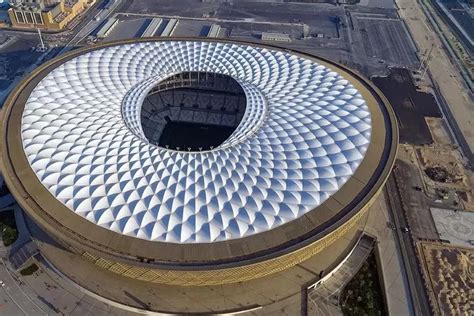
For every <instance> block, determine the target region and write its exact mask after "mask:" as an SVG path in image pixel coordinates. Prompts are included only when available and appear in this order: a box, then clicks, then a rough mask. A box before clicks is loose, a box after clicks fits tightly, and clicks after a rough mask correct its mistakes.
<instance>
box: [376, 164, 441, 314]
mask: <svg viewBox="0 0 474 316" xmlns="http://www.w3.org/2000/svg"><path fill="white" fill-rule="evenodd" d="M394 172H396V170H394ZM394 172H392V175H390V177H389V178H388V180H387V183H386V185H385V188H384V194H385V195H386V198H387V201H388V202H389V203H388V210H389V214H390V216H391V217H392V221H393V223H394V224H395V235H396V241H397V246H398V248H399V251H400V254H401V257H402V261H403V267H404V271H403V272H404V273H405V277H406V279H407V281H408V285H409V289H410V296H411V302H410V303H411V306H412V308H413V311H414V315H420V316H425V315H431V314H432V312H431V307H430V305H429V301H428V297H427V295H426V289H425V286H424V281H423V278H422V276H421V271H420V269H419V265H418V262H417V256H416V252H415V249H414V243H413V242H412V239H411V236H410V232H405V231H404V228H406V227H407V223H406V220H405V215H404V211H403V207H402V204H401V200H400V196H399V194H398V190H397V184H396V181H395V175H394Z"/></svg>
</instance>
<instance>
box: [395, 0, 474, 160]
mask: <svg viewBox="0 0 474 316" xmlns="http://www.w3.org/2000/svg"><path fill="white" fill-rule="evenodd" d="M396 2H397V5H398V7H399V8H400V15H401V16H402V17H403V18H404V20H405V22H406V23H407V25H408V28H409V29H410V32H411V33H412V36H413V38H414V40H415V42H416V43H417V45H418V48H419V50H420V53H423V52H425V51H428V50H429V49H430V48H431V46H432V44H434V49H433V55H432V60H431V62H430V65H429V67H430V70H431V73H432V75H433V77H434V80H436V82H437V83H438V85H439V87H440V90H441V92H442V94H443V96H444V97H445V98H446V101H447V102H448V104H449V107H450V109H451V111H452V113H453V115H454V117H455V118H456V121H457V123H458V125H459V128H460V129H461V130H462V133H463V135H464V137H465V138H466V141H467V143H468V144H469V147H470V149H471V151H474V128H472V127H473V126H474V106H473V104H472V101H471V100H470V99H469V96H468V91H467V90H466V88H465V86H464V85H463V82H462V80H463V79H462V78H461V76H460V74H459V72H458V71H457V70H456V68H455V66H454V65H453V64H452V63H451V61H450V60H449V58H448V56H447V55H446V53H445V52H444V50H443V48H442V43H441V42H440V40H439V38H438V37H437V35H436V33H435V32H434V31H433V30H432V29H431V28H429V27H428V25H427V23H428V22H427V21H426V19H425V16H424V14H423V11H422V10H421V8H420V7H419V5H418V3H417V2H416V1H413V0H396Z"/></svg>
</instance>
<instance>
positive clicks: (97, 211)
mask: <svg viewBox="0 0 474 316" xmlns="http://www.w3.org/2000/svg"><path fill="white" fill-rule="evenodd" d="M182 71H202V72H204V71H208V72H215V73H222V74H226V75H229V76H232V77H233V78H234V79H235V80H237V81H238V82H239V83H240V84H241V85H242V87H243V89H244V91H245V93H246V97H247V108H246V113H245V115H244V117H243V119H242V121H241V123H240V125H239V126H238V127H237V129H236V131H235V132H234V133H233V134H232V135H231V137H230V138H229V139H228V140H227V141H225V142H224V143H223V144H222V145H220V146H219V147H218V148H215V149H214V150H211V151H205V152H198V153H196V152H191V153H187V152H179V151H172V150H167V149H164V148H159V147H157V146H154V145H152V144H149V143H148V141H147V139H146V138H145V136H144V133H143V130H142V128H141V123H140V107H141V103H142V101H143V99H144V97H145V96H146V95H147V92H148V91H149V90H150V89H151V88H152V87H153V86H154V85H155V84H156V83H157V82H158V81H160V80H163V79H164V78H166V77H168V76H170V75H172V74H175V73H178V72H182ZM370 135H371V118H370V112H369V109H368V106H367V104H366V102H365V100H364V99H363V98H362V96H361V95H360V93H359V92H358V91H357V89H355V88H354V86H353V85H352V84H351V83H350V82H349V81H348V80H347V79H345V78H343V77H342V76H341V75H339V74H338V73H337V72H336V71H334V70H331V69H329V68H327V67H326V66H324V65H321V64H318V63H317V62H316V61H315V60H310V59H306V58H304V57H301V56H297V55H294V54H291V53H288V52H284V51H278V50H272V49H269V48H265V47H257V46H247V45H244V44H232V43H219V42H205V41H202V42H201V41H157V42H153V41H151V42H139V43H138V42H137V43H132V44H123V45H117V46H111V47H106V48H102V49H98V50H95V51H92V52H89V53H85V54H83V55H81V56H78V57H76V58H74V59H72V60H69V61H67V62H65V63H64V64H62V65H60V66H58V67H57V68H56V69H54V70H53V71H51V72H50V73H49V74H48V75H47V76H46V77H45V78H44V79H43V80H41V82H40V83H39V84H38V85H37V86H36V87H35V89H34V90H33V91H32V93H31V95H30V97H29V99H28V101H27V104H26V105H25V109H24V112H23V118H22V139H23V147H24V151H25V153H26V155H27V157H28V161H29V163H30V165H31V168H32V169H33V171H34V172H35V174H36V175H37V177H38V179H39V180H40V181H41V183H42V184H43V185H44V186H45V187H46V188H47V189H48V190H49V191H50V192H51V194H52V195H53V196H55V197H56V198H57V199H58V200H59V201H61V202H62V203H63V204H64V205H65V206H67V207H68V208H69V209H70V210H71V211H73V212H75V213H76V214H78V215H80V216H82V217H84V218H86V219H88V220H89V221H91V222H93V223H95V224H97V225H100V226H102V227H105V228H107V229H110V230H112V231H115V232H117V233H121V234H125V235H129V236H133V237H137V238H142V239H147V240H153V241H163V242H172V243H209V242H214V241H223V240H229V239H235V238H241V237H244V236H250V235H253V234H257V233H259V232H263V231H267V230H270V229H272V228H275V227H278V226H280V225H282V224H284V223H287V222H290V221H292V220H294V219H296V218H298V217H300V216H302V215H303V214H305V213H306V212H308V211H310V210H313V209H314V208H315V207H317V206H318V205H320V204H321V203H323V202H324V201H325V200H326V199H327V198H328V197H330V196H331V195H332V194H334V193H335V192H336V191H338V189H339V188H340V187H341V186H342V185H343V184H344V183H345V182H346V181H347V180H348V179H349V178H350V177H351V175H352V174H353V173H354V172H355V170H356V169H357V167H358V166H359V164H360V163H361V161H362V159H363V158H364V154H365V152H366V151H367V148H368V146H369V143H370Z"/></svg>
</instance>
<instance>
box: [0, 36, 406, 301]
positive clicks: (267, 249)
mask: <svg viewBox="0 0 474 316" xmlns="http://www.w3.org/2000/svg"><path fill="white" fill-rule="evenodd" d="M150 40H153V41H159V40H160V39H143V40H137V39H134V40H126V41H119V42H110V43H105V44H99V45H95V46H93V47H85V48H81V49H78V50H74V51H72V52H70V53H68V54H65V55H63V56H60V57H58V58H56V59H54V60H52V61H50V62H48V63H46V64H44V65H42V66H41V67H39V68H38V69H36V70H35V71H34V72H33V73H32V74H31V75H30V76H29V77H28V78H26V79H24V80H23V81H22V82H21V84H19V85H18V87H17V88H16V89H15V90H14V91H13V92H12V93H11V94H10V96H9V97H8V99H7V101H6V102H5V105H4V108H3V114H2V123H3V125H2V129H1V135H0V136H1V139H2V144H1V149H2V153H1V157H2V160H1V167H2V171H3V175H4V177H5V181H6V183H7V184H8V186H9V188H10V190H11V192H12V193H13V195H14V196H15V197H16V199H17V201H18V202H19V204H20V205H21V206H22V208H23V209H24V210H25V211H26V213H27V214H28V216H29V217H30V218H31V219H32V221H33V222H34V223H35V224H32V225H31V226H34V227H35V228H32V233H33V235H34V237H35V238H36V241H37V244H38V245H39V247H40V249H41V250H42V253H43V254H44V255H45V256H46V257H47V258H48V259H49V260H50V261H51V262H52V263H53V264H54V265H55V266H56V267H58V268H59V269H60V270H61V271H63V272H64V273H65V274H66V275H69V276H71V277H73V279H75V280H76V281H77V282H79V283H81V284H83V285H87V284H85V283H87V282H85V280H82V281H81V280H80V276H79V275H77V273H76V271H80V270H81V268H79V267H78V266H79V262H82V263H83V264H84V269H86V266H88V267H89V268H87V269H90V266H91V264H92V266H94V267H95V268H99V269H98V272H97V273H99V274H103V276H104V278H105V275H107V278H110V277H111V278H114V279H117V280H122V281H123V282H124V283H126V282H129V281H131V280H136V281H137V282H139V283H140V284H150V286H153V285H151V284H155V285H157V286H162V285H168V286H170V287H175V286H179V287H182V286H187V288H189V289H190V291H191V289H195V288H200V287H202V286H215V285H229V286H233V284H242V283H246V282H249V281H252V282H254V281H258V280H259V279H260V280H262V282H263V280H264V279H268V278H270V279H271V278H274V277H275V276H276V275H280V276H281V274H282V273H283V274H284V273H285V271H290V270H294V269H295V267H297V266H304V265H305V263H308V262H313V263H315V262H316V263H317V262H321V265H320V266H319V267H318V268H317V269H316V270H314V271H317V272H319V271H327V269H329V268H330V267H331V266H335V265H336V264H337V260H338V259H340V258H342V257H343V256H344V255H345V254H346V253H348V251H349V250H350V249H351V248H352V247H353V246H354V244H355V242H356V241H357V238H358V236H359V234H360V230H361V229H362V228H363V225H364V222H365V219H366V216H367V212H368V210H369V208H370V206H371V204H372V203H373V202H374V200H375V199H376V197H377V195H378V194H379V192H380V191H381V188H382V187H383V184H384V182H385V180H386V178H387V177H388V175H389V172H390V170H391V168H392V166H393V163H394V159H395V155H396V149H397V142H398V129H397V123H396V118H395V115H394V113H393V110H392V109H391V107H390V105H389V104H388V101H387V100H386V99H385V97H384V96H383V95H382V94H381V93H380V91H379V90H378V89H377V88H376V87H374V86H373V84H372V83H370V82H369V81H368V80H366V79H364V78H363V77H361V76H359V75H358V74H356V73H355V72H353V71H352V70H350V69H347V68H346V67H344V66H342V65H339V64H336V63H334V62H331V61H329V60H325V59H322V58H319V57H315V56H312V55H308V54H304V53H300V52H297V51H293V50H288V49H285V51H287V52H291V53H293V54H296V55H299V56H304V57H305V58H310V59H315V60H316V61H317V62H319V63H321V64H324V65H327V66H329V67H331V68H332V69H335V70H336V71H338V72H339V73H342V74H343V75H344V76H345V77H346V79H348V80H350V81H351V83H352V84H353V85H354V86H355V87H356V88H357V89H358V90H359V91H360V92H361V94H362V95H363V96H364V98H365V99H366V100H367V103H368V105H369V108H370V109H371V115H372V118H373V123H372V124H373V130H374V131H375V132H374V133H373V139H372V140H371V144H370V146H369V149H368V152H367V154H366V157H365V158H364V160H363V162H362V164H361V166H360V167H359V168H358V170H357V172H356V173H355V174H354V176H353V177H352V179H350V180H349V181H348V182H347V183H346V184H345V185H344V186H343V187H342V188H341V189H340V190H339V191H338V192H337V193H336V194H335V195H334V196H333V197H332V198H331V199H329V200H328V201H326V202H325V203H323V204H322V205H321V206H319V207H317V208H316V209H315V210H313V211H311V212H309V214H307V215H305V216H303V218H300V219H297V220H294V221H292V222H290V223H288V224H285V225H283V226H281V227H278V228H275V229H273V230H272V231H271V232H267V233H261V234H257V235H255V236H251V237H248V238H247V237H246V238H242V239H240V240H231V241H226V242H219V243H216V245H212V247H208V248H206V247H205V246H202V245H165V244H161V243H156V244H153V242H147V241H141V240H138V241H137V240H132V241H131V239H130V238H131V237H126V236H117V234H116V233H114V232H110V231H105V229H103V228H100V227H92V226H91V223H87V221H86V220H84V219H82V218H79V216H77V215H75V214H73V213H72V212H70V211H69V210H65V207H64V206H62V204H59V203H58V201H55V200H54V199H53V198H52V196H51V195H50V193H49V192H48V191H47V190H46V188H44V187H43V186H42V185H41V183H39V181H38V180H37V179H36V176H35V175H34V173H33V171H32V170H31V168H30V167H29V165H28V162H27V159H26V157H25V155H24V152H23V148H22V145H21V134H20V123H21V114H22V110H23V107H24V104H25V102H26V99H27V97H28V95H29V91H31V89H33V88H34V86H36V84H37V83H38V82H39V80H41V79H42V78H43V77H44V76H46V74H47V73H49V71H51V70H52V69H54V68H55V67H56V66H58V65H60V64H62V63H63V62H65V61H67V60H69V59H71V58H74V57H76V56H78V55H80V54H83V53H85V52H88V51H92V50H95V49H100V48H102V47H107V46H113V45H120V44H127V43H134V42H140V41H150ZM167 40H169V39H167ZM171 40H199V41H203V40H206V41H211V40H210V39H194V38H176V39H171ZM212 41H214V40H212ZM218 41H221V42H232V43H237V44H246V45H256V46H264V47H268V48H270V49H277V50H281V48H278V47H275V46H269V45H259V44H255V43H249V42H242V41H226V40H218ZM36 224H37V225H38V227H36ZM71 227H73V228H72V229H71ZM39 228H40V229H39ZM42 232H46V235H47V236H48V237H46V235H45V234H43V233H42ZM85 232H90V233H92V236H98V237H90V236H88V235H87V234H86V233H85ZM104 236H106V237H104ZM49 237H52V238H51V239H50V238H49ZM112 239H113V240H114V242H110V240H112ZM229 249H230V250H229ZM66 258H76V259H77V260H72V262H74V264H73V265H71V264H69V265H67V264H65V262H68V260H67V259H66ZM328 258H329V260H328ZM323 263H324V264H323ZM109 272H110V273H112V276H111V275H109V274H108V273H109ZM113 274H115V276H113ZM316 274H317V273H316ZM267 281H268V280H267ZM306 282H308V279H306V278H303V279H302V280H301V281H300V283H301V284H305V283H306ZM235 286H237V285H235ZM86 287H87V286H86ZM91 290H92V291H94V289H91ZM111 296H112V294H111Z"/></svg>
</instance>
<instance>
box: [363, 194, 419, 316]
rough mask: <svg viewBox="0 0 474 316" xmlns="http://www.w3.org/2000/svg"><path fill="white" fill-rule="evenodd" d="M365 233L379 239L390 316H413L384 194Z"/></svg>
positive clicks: (370, 215)
mask: <svg viewBox="0 0 474 316" xmlns="http://www.w3.org/2000/svg"><path fill="white" fill-rule="evenodd" d="M365 231H367V233H369V234H371V235H373V236H375V237H377V250H378V254H379V255H378V257H379V259H380V260H379V263H380V268H381V270H382V271H381V272H382V274H383V287H384V291H385V297H386V300H387V309H388V312H389V314H390V315H397V316H398V315H413V313H412V311H411V309H410V306H409V305H408V302H409V301H410V293H409V290H408V284H407V283H406V280H405V278H404V274H403V273H402V271H403V270H402V269H403V262H402V260H401V257H400V254H399V251H398V250H397V246H396V242H395V236H394V231H393V230H392V228H391V225H390V217H389V214H388V210H387V204H386V201H385V198H384V195H383V194H380V196H379V198H378V199H377V200H376V201H375V202H374V205H373V206H372V210H371V212H370V214H369V218H368V220H367V224H366V228H365Z"/></svg>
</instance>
